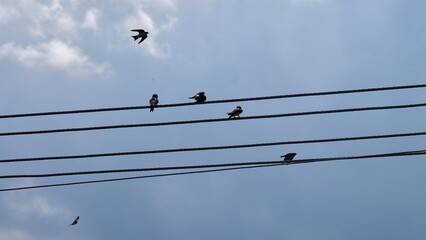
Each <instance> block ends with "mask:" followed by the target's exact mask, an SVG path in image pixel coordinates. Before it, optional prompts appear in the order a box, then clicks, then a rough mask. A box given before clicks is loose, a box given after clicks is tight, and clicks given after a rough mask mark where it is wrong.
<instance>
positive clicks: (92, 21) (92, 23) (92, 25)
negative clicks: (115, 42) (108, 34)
mask: <svg viewBox="0 0 426 240" xmlns="http://www.w3.org/2000/svg"><path fill="white" fill-rule="evenodd" d="M99 15H100V12H99V10H98V9H96V8H92V9H89V10H88V11H87V12H86V15H85V18H84V22H83V25H82V27H83V28H87V29H93V30H96V29H97V28H98V18H99Z"/></svg>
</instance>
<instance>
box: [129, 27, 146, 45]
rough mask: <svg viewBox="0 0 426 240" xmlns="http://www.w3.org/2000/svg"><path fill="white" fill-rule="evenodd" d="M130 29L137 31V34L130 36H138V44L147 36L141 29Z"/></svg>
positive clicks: (136, 38) (134, 37) (136, 37)
mask: <svg viewBox="0 0 426 240" xmlns="http://www.w3.org/2000/svg"><path fill="white" fill-rule="evenodd" d="M130 31H133V32H138V35H135V36H132V37H133V39H135V41H136V40H138V38H140V39H141V40H140V41H139V42H138V44H140V43H141V42H143V40H145V39H146V38H147V37H148V32H146V31H145V30H143V29H132V30H130Z"/></svg>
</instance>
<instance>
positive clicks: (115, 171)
mask: <svg viewBox="0 0 426 240" xmlns="http://www.w3.org/2000/svg"><path fill="white" fill-rule="evenodd" d="M282 163H283V161H265V162H239V163H223V164H206V165H191V166H175V167H155V168H128V169H108V170H96V171H79V172H61V173H43V174H21V175H18V174H17V175H0V179H6V178H45V177H63V176H74V175H92V174H107V173H126V172H151V171H168V170H182V169H199V168H219V167H235V166H252V165H265V164H282Z"/></svg>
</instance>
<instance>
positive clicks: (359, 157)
mask: <svg viewBox="0 0 426 240" xmlns="http://www.w3.org/2000/svg"><path fill="white" fill-rule="evenodd" d="M425 154H426V150H416V151H406V152H393V153H383V154H373V155H359V156H349V157H331V158H310V159H301V160H297V161H290V162H284V161H282V160H280V161H261V162H237V163H221V164H206V165H189V166H174V167H155V168H127V169H106V170H95V171H78V172H60V173H42V174H15V175H0V179H10V178H46V177H63V176H75V175H93V174H109V173H127V172H148V171H168V170H182V169H199V168H219V167H237V166H250V165H251V166H252V165H266V164H280V163H281V164H283V163H285V164H300V163H313V162H325V161H336V160H352V159H364V158H382V157H396V156H413V155H425Z"/></svg>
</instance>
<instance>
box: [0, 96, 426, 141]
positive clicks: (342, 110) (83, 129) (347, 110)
mask: <svg viewBox="0 0 426 240" xmlns="http://www.w3.org/2000/svg"><path fill="white" fill-rule="evenodd" d="M425 106H426V103H416V104H405V105H390V106H376V107H361V108H343V109H333V110H320V111H309V112H295V113H283V114H271V115H257V116H247V117H241V118H214V119H201V120H188V121H172V122H158V123H140V124H122V125H107V126H95V127H78V128H61V129H48V130H35V131H20V132H2V133H0V137H2V136H16V135H32V134H48V133H61V132H80V131H93V130H106V129H119V128H137V127H154V126H169V125H182V124H194V123H209V122H224V121H239V120H252V119H266V118H282V117H295V116H306V115H320V114H332V113H344V112H360V111H378V110H390V109H403V108H417V107H425Z"/></svg>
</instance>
